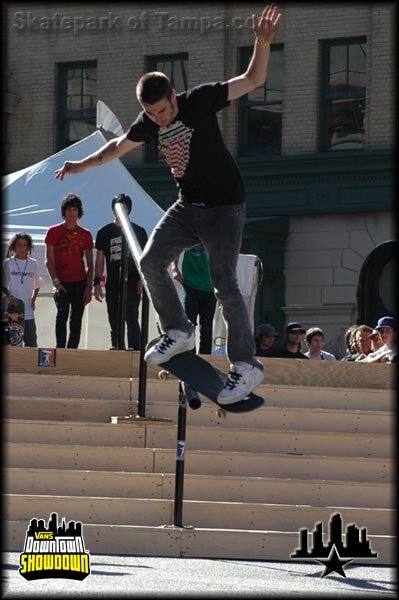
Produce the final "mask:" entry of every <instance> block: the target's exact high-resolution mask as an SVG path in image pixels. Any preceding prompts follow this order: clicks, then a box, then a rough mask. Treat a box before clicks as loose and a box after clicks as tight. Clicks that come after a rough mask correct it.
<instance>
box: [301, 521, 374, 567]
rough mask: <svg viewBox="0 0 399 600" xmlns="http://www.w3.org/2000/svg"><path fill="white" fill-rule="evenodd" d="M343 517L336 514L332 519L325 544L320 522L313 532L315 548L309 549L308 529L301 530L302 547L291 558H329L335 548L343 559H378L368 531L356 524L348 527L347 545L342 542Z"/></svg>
mask: <svg viewBox="0 0 399 600" xmlns="http://www.w3.org/2000/svg"><path fill="white" fill-rule="evenodd" d="M342 526H343V523H342V517H341V514H340V513H335V514H334V515H333V516H332V517H331V519H330V528H329V534H330V535H329V540H328V542H327V544H324V543H323V523H322V522H321V521H319V522H318V523H316V526H315V528H314V530H313V536H312V539H313V546H312V548H311V549H310V550H309V549H308V533H309V530H308V529H305V528H304V529H300V531H299V535H300V547H299V548H297V549H296V550H295V552H294V553H293V554H291V558H315V559H317V558H328V556H329V554H330V552H331V550H332V549H333V546H335V548H336V551H337V553H338V554H339V556H340V557H342V558H376V557H377V552H373V551H372V550H371V548H370V541H369V540H368V539H367V529H366V527H363V528H361V529H359V527H357V526H356V525H355V524H354V523H351V524H350V525H347V527H346V532H345V544H344V543H343V542H342Z"/></svg>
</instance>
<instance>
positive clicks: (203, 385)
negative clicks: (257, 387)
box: [159, 352, 265, 417]
mask: <svg viewBox="0 0 399 600" xmlns="http://www.w3.org/2000/svg"><path fill="white" fill-rule="evenodd" d="M159 366H160V367H162V370H161V371H160V372H159V378H160V379H161V380H165V379H167V378H168V377H169V373H172V375H174V376H175V377H178V378H179V379H180V380H181V381H184V382H185V383H186V384H188V385H189V386H190V387H191V388H192V389H193V390H196V391H197V392H199V393H200V394H202V395H203V396H205V397H206V398H208V400H211V402H213V403H214V404H216V406H217V411H216V413H217V415H218V416H219V417H225V416H226V413H244V412H251V411H252V410H256V409H257V408H259V407H260V406H263V405H264V403H265V401H264V399H263V398H261V397H260V396H257V395H256V394H254V393H253V392H251V393H250V394H248V396H247V397H246V398H245V399H244V400H240V401H239V402H236V403H235V404H227V405H223V406H222V405H220V404H218V403H217V396H218V394H219V392H220V391H221V390H222V388H223V386H224V384H225V382H226V379H227V375H225V373H223V372H222V371H220V370H219V369H217V368H215V367H214V366H213V365H211V364H210V363H209V362H207V361H206V360H204V359H203V358H201V357H200V356H198V354H195V353H194V352H182V353H181V354H176V355H175V356H173V357H172V358H171V359H170V360H168V361H167V362H164V363H161V364H160V365H159Z"/></svg>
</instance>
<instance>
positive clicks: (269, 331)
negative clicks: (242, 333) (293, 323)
mask: <svg viewBox="0 0 399 600" xmlns="http://www.w3.org/2000/svg"><path fill="white" fill-rule="evenodd" d="M257 335H272V336H273V337H279V335H280V334H279V333H277V331H276V330H275V329H274V327H273V325H270V323H263V324H262V325H259V327H258V329H257Z"/></svg>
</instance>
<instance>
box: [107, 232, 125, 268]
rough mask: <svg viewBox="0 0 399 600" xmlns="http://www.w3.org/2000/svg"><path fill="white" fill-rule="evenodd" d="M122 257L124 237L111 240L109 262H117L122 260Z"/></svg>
mask: <svg viewBox="0 0 399 600" xmlns="http://www.w3.org/2000/svg"><path fill="white" fill-rule="evenodd" d="M121 255H122V236H121V235H120V236H119V237H115V238H111V239H110V241H109V260H110V262H116V261H119V260H120V259H121Z"/></svg>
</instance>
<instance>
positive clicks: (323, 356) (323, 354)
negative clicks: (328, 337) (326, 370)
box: [305, 350, 337, 360]
mask: <svg viewBox="0 0 399 600" xmlns="http://www.w3.org/2000/svg"><path fill="white" fill-rule="evenodd" d="M305 356H307V357H308V358H309V359H310V360H337V359H336V358H335V356H334V354H330V353H329V352H326V351H325V350H320V354H319V355H317V356H310V352H305Z"/></svg>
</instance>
